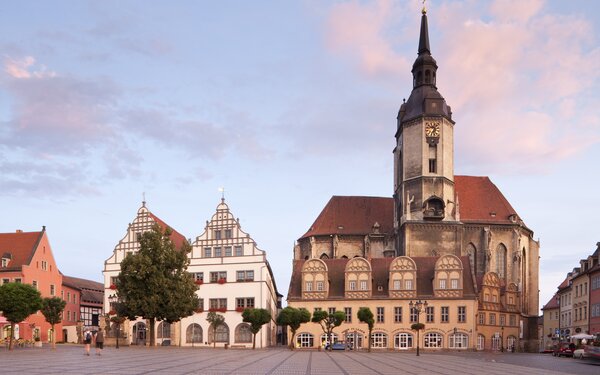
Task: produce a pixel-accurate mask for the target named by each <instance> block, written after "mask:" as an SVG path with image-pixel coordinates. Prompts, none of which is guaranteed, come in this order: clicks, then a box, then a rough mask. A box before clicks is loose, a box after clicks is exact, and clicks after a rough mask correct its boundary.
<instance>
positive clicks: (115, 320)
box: [108, 294, 121, 349]
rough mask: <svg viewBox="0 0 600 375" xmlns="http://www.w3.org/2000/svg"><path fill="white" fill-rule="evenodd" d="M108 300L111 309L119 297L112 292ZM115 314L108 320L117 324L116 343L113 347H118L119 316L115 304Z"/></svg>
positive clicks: (119, 332) (119, 333)
mask: <svg viewBox="0 0 600 375" xmlns="http://www.w3.org/2000/svg"><path fill="white" fill-rule="evenodd" d="M108 302H109V303H110V306H111V309H112V307H113V306H115V305H116V304H117V303H119V297H117V295H116V294H113V295H111V296H109V297H108ZM115 314H116V315H115V317H114V318H110V320H111V321H112V322H114V323H115V324H116V325H117V345H116V346H115V349H119V336H120V335H121V318H120V317H119V312H118V311H117V308H116V306H115ZM109 315H110V311H109Z"/></svg>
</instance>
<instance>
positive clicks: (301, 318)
mask: <svg viewBox="0 0 600 375" xmlns="http://www.w3.org/2000/svg"><path fill="white" fill-rule="evenodd" d="M308 322H310V312H309V311H308V310H306V309H305V308H303V307H301V308H299V309H296V308H294V307H291V306H288V307H286V308H285V309H283V310H281V312H280V313H279V315H278V316H277V324H279V325H281V326H288V327H290V330H291V331H292V337H290V349H294V336H296V331H297V330H298V328H300V325H302V324H303V323H308Z"/></svg>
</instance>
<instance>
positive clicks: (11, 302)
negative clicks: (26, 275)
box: [0, 283, 42, 350]
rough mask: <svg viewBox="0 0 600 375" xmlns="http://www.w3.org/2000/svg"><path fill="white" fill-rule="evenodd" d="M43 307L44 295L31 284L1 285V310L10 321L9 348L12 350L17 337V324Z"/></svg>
mask: <svg viewBox="0 0 600 375" xmlns="http://www.w3.org/2000/svg"><path fill="white" fill-rule="evenodd" d="M41 308H42V296H41V294H40V292H39V291H38V290H37V289H36V288H34V287H33V286H31V285H28V284H22V283H7V284H4V285H2V286H0V311H2V314H3V315H4V317H5V318H6V320H8V321H9V322H10V340H9V344H8V349H9V350H12V347H13V339H14V337H15V333H14V332H15V324H18V323H20V322H22V321H23V320H25V319H27V317H28V316H29V315H31V314H33V313H35V312H37V311H38V310H40V309H41Z"/></svg>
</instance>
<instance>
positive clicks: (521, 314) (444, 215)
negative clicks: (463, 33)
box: [288, 9, 539, 351]
mask: <svg viewBox="0 0 600 375" xmlns="http://www.w3.org/2000/svg"><path fill="white" fill-rule="evenodd" d="M437 70H438V65H437V62H436V60H435V59H434V58H433V56H432V55H431V47H430V43H429V35H428V25H427V14H426V11H425V9H423V14H422V18H421V29H420V37H419V47H418V56H417V58H416V60H415V62H414V64H413V67H412V77H413V88H412V92H411V94H410V97H409V98H408V100H407V101H405V102H404V103H402V105H401V106H400V110H399V112H398V115H397V128H396V130H395V138H396V146H395V148H394V150H393V155H394V187H393V189H394V190H393V197H358V196H349V197H344V196H334V197H332V198H331V199H330V201H329V202H328V203H327V205H326V206H325V208H324V209H323V210H322V212H321V213H320V215H319V216H318V217H317V219H316V220H315V222H314V223H313V225H312V226H311V227H310V228H309V229H308V231H307V232H306V233H305V234H304V235H303V236H302V237H300V238H299V239H298V241H297V244H296V246H295V248H294V262H293V273H292V279H291V282H290V289H289V294H288V303H289V305H290V306H293V307H306V308H308V309H309V311H311V312H312V311H314V310H315V309H319V308H329V310H330V311H333V310H336V309H337V310H343V311H345V312H346V313H347V319H346V322H345V323H343V324H342V325H341V326H340V327H338V328H337V329H336V330H335V332H336V334H337V335H339V339H340V340H346V341H348V342H351V341H353V340H355V339H356V340H358V339H362V337H358V336H357V335H361V334H362V333H364V332H365V331H366V324H363V323H360V322H358V320H357V318H356V311H357V310H358V307H359V306H360V307H369V308H370V309H371V311H372V312H373V313H374V315H375V317H376V323H375V329H374V335H375V336H374V337H373V338H372V343H373V346H374V347H380V348H388V349H391V348H393V349H413V348H415V347H416V346H417V342H416V340H417V337H416V333H415V332H414V331H412V330H411V329H410V328H411V324H412V323H414V322H417V321H419V322H421V323H425V328H424V330H423V331H422V332H421V335H420V339H419V340H420V342H419V343H418V344H419V346H420V347H421V348H426V349H440V348H441V349H444V348H453V349H455V348H456V349H477V350H484V349H486V350H512V349H514V350H525V351H535V350H537V348H536V345H537V316H538V304H539V301H538V289H539V287H538V270H539V242H537V241H535V240H534V239H533V231H532V230H531V229H530V228H529V227H527V225H526V224H525V223H524V222H523V220H522V218H521V217H520V216H519V215H518V213H517V212H516V211H515V209H514V208H513V207H512V206H511V204H510V203H509V202H508V200H507V199H506V198H505V197H504V195H503V194H502V192H501V191H500V190H499V189H498V187H497V186H496V185H495V184H494V183H493V182H492V181H491V180H490V179H489V178H488V177H486V176H460V175H455V174H454V126H455V125H456V124H455V122H454V120H453V118H452V110H451V107H450V106H449V105H448V104H447V103H446V101H445V99H444V97H443V96H442V95H441V93H440V92H439V91H438V88H437V83H436V78H437ZM458 126H459V125H458ZM419 300H420V301H422V302H423V301H426V302H427V303H428V304H427V307H424V308H423V311H421V312H422V313H423V314H424V319H423V317H421V318H419V315H420V313H417V312H416V311H415V310H414V307H412V306H411V305H410V303H411V302H413V303H414V302H417V301H419ZM413 306H414V305H413ZM419 319H420V320H419ZM298 332H299V335H298V339H297V342H296V345H297V346H300V347H308V346H311V347H317V346H318V345H322V344H323V340H322V339H318V337H320V335H321V334H322V332H321V329H320V327H319V325H317V324H312V323H309V324H305V325H303V326H302V327H301V328H300V330H299V331H298ZM324 339H326V338H324ZM362 345H363V346H365V347H366V343H362Z"/></svg>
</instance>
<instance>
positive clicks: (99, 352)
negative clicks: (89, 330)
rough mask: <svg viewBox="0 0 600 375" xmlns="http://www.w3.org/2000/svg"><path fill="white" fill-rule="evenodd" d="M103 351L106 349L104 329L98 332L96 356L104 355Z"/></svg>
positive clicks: (99, 329)
mask: <svg viewBox="0 0 600 375" xmlns="http://www.w3.org/2000/svg"><path fill="white" fill-rule="evenodd" d="M102 349H104V331H103V330H102V328H98V332H96V355H102Z"/></svg>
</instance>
